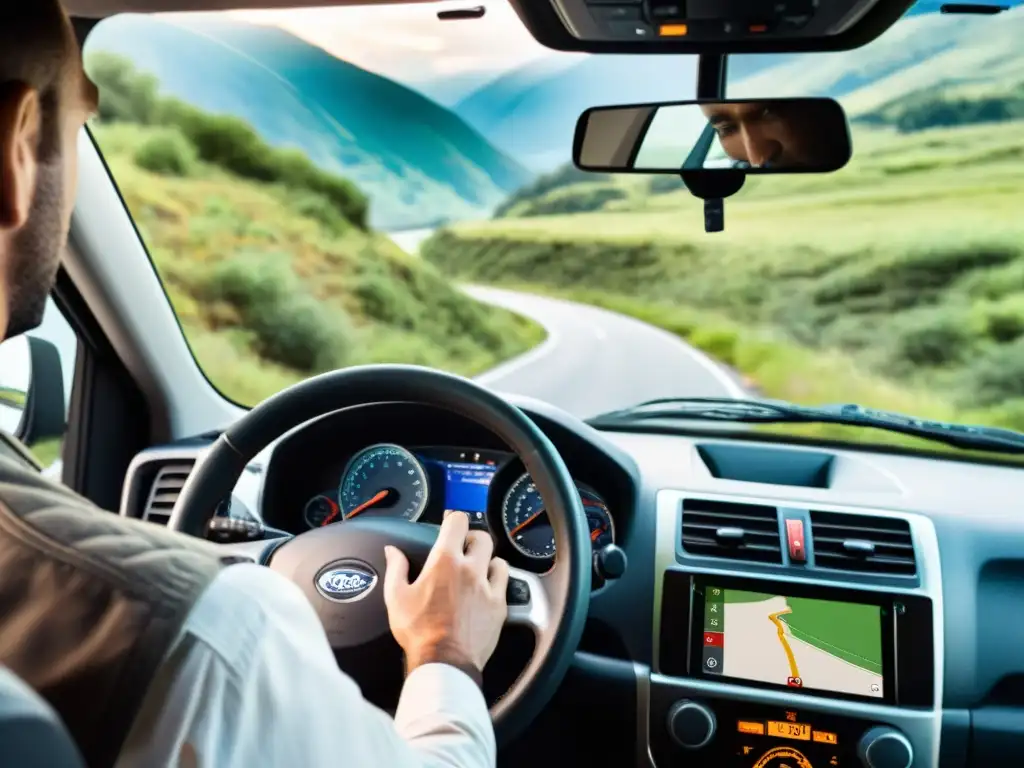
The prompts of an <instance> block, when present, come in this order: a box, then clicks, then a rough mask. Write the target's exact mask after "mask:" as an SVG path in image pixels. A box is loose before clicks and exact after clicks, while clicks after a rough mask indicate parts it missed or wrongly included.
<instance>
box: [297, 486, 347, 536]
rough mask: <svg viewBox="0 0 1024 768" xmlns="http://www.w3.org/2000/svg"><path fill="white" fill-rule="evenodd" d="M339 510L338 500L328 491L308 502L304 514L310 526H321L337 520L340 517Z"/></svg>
mask: <svg viewBox="0 0 1024 768" xmlns="http://www.w3.org/2000/svg"><path fill="white" fill-rule="evenodd" d="M339 511H340V510H339V509H338V502H336V501H335V500H334V499H332V498H331V497H330V496H328V495H327V494H326V493H321V494H320V495H319V496H314V497H313V498H312V499H310V500H309V501H307V502H306V509H305V510H304V511H303V513H302V516H303V517H304V518H305V519H306V525H308V526H309V527H310V528H319V527H321V526H323V525H327V524H328V523H333V522H337V521H338V520H339V519H340V518H339V515H338V513H339Z"/></svg>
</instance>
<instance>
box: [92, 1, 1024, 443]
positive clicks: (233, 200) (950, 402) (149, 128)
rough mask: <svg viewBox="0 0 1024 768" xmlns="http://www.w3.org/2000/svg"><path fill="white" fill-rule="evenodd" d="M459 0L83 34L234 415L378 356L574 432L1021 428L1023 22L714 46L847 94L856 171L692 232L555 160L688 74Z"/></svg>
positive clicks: (127, 178)
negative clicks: (690, 421)
mask: <svg viewBox="0 0 1024 768" xmlns="http://www.w3.org/2000/svg"><path fill="white" fill-rule="evenodd" d="M451 7H461V6H453V5H451V4H436V3H423V4H417V5H410V6H377V7H343V8H331V9H311V10H305V11H303V10H298V11H296V10H289V11H284V12H269V11H267V12H224V13H216V14H212V13H208V14H184V15H183V14H178V15H164V16H119V17H114V18H111V19H108V20H106V21H103V22H101V23H100V24H99V25H98V26H97V27H96V28H95V29H94V30H93V32H92V33H91V34H90V36H89V38H88V41H87V45H86V60H87V69H88V71H89V73H90V75H91V76H92V78H93V79H94V80H95V81H96V82H97V84H98V85H99V86H100V89H101V92H102V101H101V108H100V114H99V117H98V118H97V120H95V121H94V122H93V123H92V124H91V126H90V128H91V130H92V133H93V136H94V137H95V139H96V141H97V143H98V145H99V147H100V149H101V151H102V152H103V154H104V156H105V158H106V160H107V163H108V165H109V167H110V170H111V172H112V174H113V176H114V178H115V181H116V182H117V184H118V185H119V187H120V190H121V192H122V194H123V196H124V198H125V200H126V202H127V205H128V208H129V209H130V211H131V214H132V216H133V217H134V219H135V221H136V223H137V225H138V227H139V230H140V232H141V234H142V237H143V239H144V241H145V243H146V245H147V247H148V250H149V253H150V255H151V256H152V259H153V261H154V263H155V265H156V268H157V270H158V272H159V274H160V277H161V278H162V280H163V281H164V284H165V286H166V289H167V292H168V295H169V296H170V299H171V302H172V304H173V306H174V308H175V310H176V312H177V314H178V317H179V319H180V322H181V325H182V327H183V329H184V332H185V335H186V337H187V339H188V341H189V344H190V345H191V347H192V349H193V351H194V353H195V355H196V358H197V359H198V361H199V363H200V365H201V366H202V368H203V369H204V371H205V372H206V374H207V376H208V377H209V379H210V380H211V381H212V382H213V384H214V385H215V386H217V387H218V388H219V389H220V390H221V391H222V392H223V393H224V394H225V395H226V396H227V397H229V398H232V399H233V400H235V401H237V402H240V403H242V404H246V405H249V404H253V403H256V402H258V401H259V400H261V399H263V398H265V397H267V396H268V395H271V394H272V393H274V392H276V391H278V390H280V389H282V388H283V387H285V386H287V385H289V384H292V383H294V382H296V381H298V380H300V379H302V378H305V377H307V376H309V375H311V374H314V373H317V372H320V371H324V370H328V369H333V368H338V367H344V366H349V365H355V364H362V363H378V362H401V363H416V364H423V365H429V366H435V367H438V368H443V369H446V370H450V371H455V372H458V373H461V374H465V375H469V376H477V377H480V380H481V381H483V382H484V383H486V384H488V385H490V386H492V387H495V388H497V389H500V390H503V391H506V392H512V393H517V394H524V395H530V396H535V397H539V398H541V399H544V400H547V401H549V402H552V403H554V404H556V405H558V406H561V407H563V408H565V409H567V410H569V411H571V412H572V413H574V414H576V415H578V416H581V417H590V416H594V415H597V414H600V413H603V412H607V411H610V410H613V409H619V408H625V407H627V406H630V405H633V404H635V403H637V402H640V401H643V400H648V399H651V398H657V397H693V396H696V397H699V396H707V397H721V396H725V397H748V396H749V397H771V398H779V399H784V400H789V401H793V402H797V403H801V404H807V405H817V404H822V403H830V402H857V403H860V404H862V405H865V406H870V407H874V408H882V409H888V410H894V411H900V412H904V413H910V414H914V415H917V416H921V417H927V418H935V419H945V420H953V421H969V422H973V423H978V424H988V425H994V426H1005V427H1010V428H1017V429H1020V428H1024V259H1022V248H1024V237H1022V235H1024V216H1022V215H1020V211H1021V209H1022V207H1024V194H1022V192H1024V120H1022V118H1024V67H1022V66H1020V65H1021V63H1022V62H1024V58H1022V57H1024V52H1022V51H1024V49H1022V48H1021V47H1020V45H1019V40H1020V39H1021V35H1022V33H1024V9H1013V10H1009V11H1007V12H1005V13H1002V14H1000V15H998V16H994V17H993V16H957V15H945V14H940V13H938V12H937V5H936V4H928V5H923V4H922V5H919V6H917V7H915V8H914V9H912V10H911V12H910V13H909V14H908V16H907V17H906V18H904V19H903V20H901V21H900V22H898V23H897V24H896V25H895V26H894V27H893V28H892V29H890V30H889V31H888V32H886V33H885V34H884V35H883V36H882V37H881V38H879V39H878V40H876V41H875V42H873V43H872V44H870V45H869V46H867V47H865V48H863V49H858V50H853V51H847V52H842V53H835V54H815V55H773V56H734V57H730V59H729V68H728V72H729V77H728V89H727V90H728V92H727V96H728V97H730V98H738V97H753V96H756V97H773V96H796V95H799V96H832V97H834V98H837V99H838V100H839V101H840V102H841V103H842V104H843V105H844V107H845V108H846V110H847V112H848V114H849V117H850V120H851V125H852V136H853V147H854V154H853V159H852V161H851V162H850V164H849V165H848V166H847V167H846V168H844V169H843V170H842V171H840V172H838V173H834V174H825V175H799V176H771V177H751V178H748V180H747V182H746V185H745V187H744V188H743V190H742V191H741V192H740V193H739V194H738V195H737V196H736V197H734V198H731V199H730V200H729V201H728V202H727V205H726V229H725V231H724V232H722V233H717V234H705V232H704V225H703V224H704V222H703V210H702V206H701V203H700V201H698V200H696V199H695V198H693V197H692V196H690V195H689V194H688V192H687V191H686V190H685V189H684V188H683V187H682V185H681V182H680V181H679V179H678V178H676V177H673V176H643V175H623V176H609V175H604V174H592V173H591V174H588V173H583V172H581V171H578V170H575V169H574V168H573V167H572V165H571V163H570V155H571V148H572V137H573V130H574V126H575V121H576V119H577V117H578V116H579V114H580V113H581V112H582V111H583V110H584V109H586V108H588V107H591V106H595V105H606V104H615V103H627V104H628V103H638V102H644V101H654V100H681V99H687V98H693V97H694V95H695V94H694V84H695V80H696V59H695V58H694V57H683V56H598V55H584V54H566V53H558V52H553V51H549V50H547V49H544V48H542V47H541V46H539V45H538V44H537V43H536V42H535V41H534V40H533V39H532V38H531V37H530V36H529V34H528V32H527V31H526V30H525V29H524V28H523V26H522V24H521V23H520V22H519V20H518V19H517V18H516V16H515V14H514V12H513V11H512V10H511V9H510V8H509V7H508V6H507V5H505V4H489V5H487V12H486V15H485V16H484V17H483V18H481V19H478V20H468V21H440V20H439V19H438V18H437V12H438V11H439V10H442V9H445V8H451ZM662 127H664V126H658V129H659V130H660V129H661V128H662ZM668 128H671V126H668ZM652 146H653V147H654V149H655V150H656V149H657V147H656V145H653V144H652ZM652 151H653V150H652ZM707 151H708V154H707V162H708V163H719V164H720V163H722V162H726V158H725V156H724V153H722V151H721V147H720V145H719V143H718V142H717V140H716V141H714V142H712V143H710V144H709V145H708V149H707ZM786 429H793V430H795V429H799V430H801V431H802V432H804V433H809V434H811V435H824V436H831V437H835V436H838V437H841V438H842V439H871V440H873V441H878V440H879V439H886V440H892V441H900V442H903V441H905V440H904V438H902V437H900V436H897V435H889V436H886V435H884V434H883V435H880V434H878V433H874V432H872V433H871V434H870V436H867V435H865V433H867V432H868V430H858V429H856V428H845V427H840V426H836V425H811V426H808V425H801V426H800V427H792V428H790V427H786ZM815 430H817V431H815Z"/></svg>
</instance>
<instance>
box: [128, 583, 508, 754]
mask: <svg viewBox="0 0 1024 768" xmlns="http://www.w3.org/2000/svg"><path fill="white" fill-rule="evenodd" d="M495 760H496V748H495V743H494V730H493V727H492V725H491V721H490V716H489V715H488V712H487V706H486V704H485V702H484V698H483V695H482V694H481V692H480V689H479V687H478V686H477V685H476V684H475V683H474V682H473V681H472V680H471V679H470V678H469V676H467V675H466V674H465V673H463V672H461V671H459V670H457V669H455V668H454V667H452V666H449V665H447V664H437V663H428V664H424V665H422V666H418V667H416V668H414V669H413V670H412V671H411V672H410V674H409V676H408V678H407V680H406V683H405V687H404V689H403V691H402V697H401V700H400V702H399V706H398V710H397V712H396V718H395V720H392V719H391V718H390V717H389V716H388V715H387V714H386V713H384V712H382V711H381V710H379V709H377V708H376V707H374V706H372V705H371V704H369V703H368V702H366V701H365V699H363V697H362V694H361V693H360V691H359V688H358V686H357V685H356V684H355V682H353V681H352V679H351V678H349V677H347V676H346V675H345V674H343V673H342V672H341V671H340V670H339V669H338V667H337V664H336V662H335V659H334V654H333V652H332V651H331V649H330V647H329V645H328V642H327V638H326V636H325V634H324V631H323V628H322V626H321V624H320V620H319V619H318V617H317V615H316V613H315V612H314V610H313V608H312V606H311V605H310V604H309V602H308V601H307V599H306V597H305V596H304V595H303V594H302V593H301V591H300V590H299V589H298V588H297V587H296V586H294V585H293V584H291V582H289V581H287V580H286V579H284V578H283V577H281V576H279V575H278V574H276V573H273V572H271V571H269V570H268V569H266V568H262V567H260V566H255V565H234V566H230V567H228V568H226V569H225V570H224V571H223V572H222V573H221V574H220V575H219V576H218V577H217V579H216V580H215V581H214V582H213V584H212V585H211V586H210V587H209V589H208V590H207V592H206V593H205V594H204V595H203V597H202V598H201V599H200V601H199V603H197V605H196V607H195V609H194V610H193V612H192V615H191V616H190V618H189V621H188V623H187V624H186V627H185V630H184V633H183V637H182V640H181V642H180V643H179V645H178V646H177V648H176V649H175V651H173V652H172V654H171V656H170V657H169V658H168V660H167V663H166V664H165V665H164V668H163V669H162V671H161V674H160V675H159V676H158V678H157V680H156V681H155V683H154V685H153V687H152V689H151V691H150V695H149V696H148V697H147V700H146V704H145V705H144V711H143V713H141V714H140V716H139V718H138V720H137V721H136V723H135V726H134V728H133V731H132V735H131V736H130V737H129V740H128V743H127V745H126V747H125V750H124V752H123V753H122V757H121V760H120V761H119V764H118V765H119V768H133V767H134V766H152V765H181V766H212V767H215V768H234V767H235V766H237V767H238V768H243V767H244V768H249V767H250V766H255V765H259V766H268V767H269V766H285V767H286V768H293V767H294V766H303V768H320V766H324V768H327V767H328V766H343V767H344V768H362V767H363V766H365V767H366V768H378V766H380V767H382V768H383V767H384V766H386V767H387V768H407V767H408V768H413V767H416V768H418V767H419V766H431V767H432V768H433V767H434V766H437V767H438V768H440V767H441V766H444V767H445V768H447V767H448V766H451V767H452V768H490V767H491V766H493V765H494V764H495Z"/></svg>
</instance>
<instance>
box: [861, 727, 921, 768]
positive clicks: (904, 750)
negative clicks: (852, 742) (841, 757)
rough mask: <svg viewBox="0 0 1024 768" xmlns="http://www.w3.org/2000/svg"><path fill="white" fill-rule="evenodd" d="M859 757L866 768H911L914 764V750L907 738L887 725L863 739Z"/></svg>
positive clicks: (870, 732)
mask: <svg viewBox="0 0 1024 768" xmlns="http://www.w3.org/2000/svg"><path fill="white" fill-rule="evenodd" d="M857 755H858V756H859V757H860V761H861V762H862V763H863V764H864V766H865V768H910V766H911V765H913V763H914V748H913V747H912V746H911V745H910V741H909V740H908V739H907V737H906V736H904V735H903V734H902V733H900V732H899V731H897V730H896V729H895V728H890V727H888V726H885V725H878V726H875V727H874V728H872V729H871V730H869V731H868V732H867V733H865V734H864V735H863V736H862V737H861V739H860V744H858V745H857Z"/></svg>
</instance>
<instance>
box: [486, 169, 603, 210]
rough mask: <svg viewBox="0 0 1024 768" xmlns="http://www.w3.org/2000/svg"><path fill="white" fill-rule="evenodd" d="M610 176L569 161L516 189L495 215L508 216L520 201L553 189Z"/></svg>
mask: <svg viewBox="0 0 1024 768" xmlns="http://www.w3.org/2000/svg"><path fill="white" fill-rule="evenodd" d="M610 178H611V176H609V175H608V174H606V173H591V172H590V171H581V170H580V169H579V168H577V167H576V166H574V165H573V164H572V163H567V164H566V165H563V166H562V167H561V168H558V169H557V170H554V171H552V172H551V173H547V174H544V175H543V176H540V177H538V178H537V179H535V180H534V181H532V182H531V183H530V184H527V185H526V186H525V187H523V188H521V189H519V190H516V191H515V192H514V193H513V194H511V195H509V197H508V198H507V199H506V200H505V201H504V202H503V203H502V204H501V205H499V206H498V207H497V208H496V209H495V211H494V217H495V218H501V217H502V216H506V215H507V214H508V213H509V212H510V211H512V209H513V208H516V207H517V206H518V205H519V204H520V203H522V202H528V201H533V200H536V199H537V198H539V197H542V196H544V195H546V194H547V193H548V192H551V191H552V190H555V189H559V188H561V187H569V186H572V185H573V184H576V183H578V182H581V181H607V180H608V179H610Z"/></svg>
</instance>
